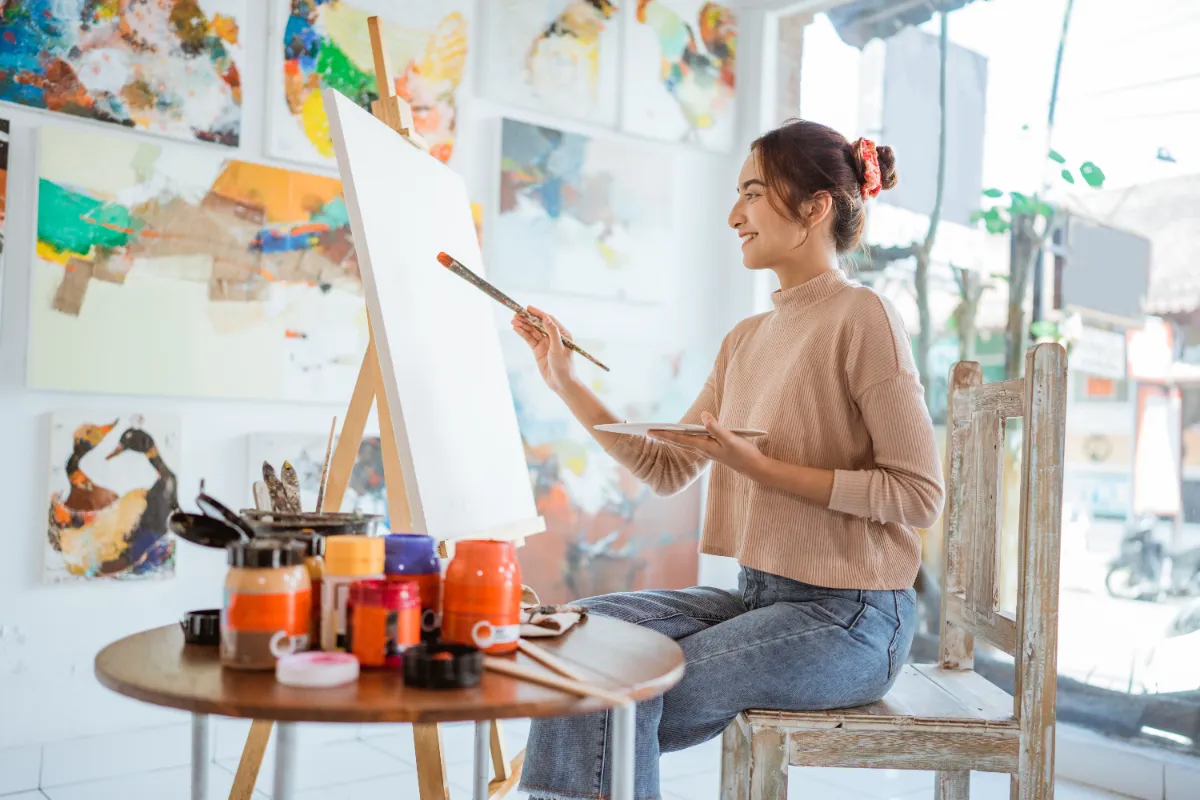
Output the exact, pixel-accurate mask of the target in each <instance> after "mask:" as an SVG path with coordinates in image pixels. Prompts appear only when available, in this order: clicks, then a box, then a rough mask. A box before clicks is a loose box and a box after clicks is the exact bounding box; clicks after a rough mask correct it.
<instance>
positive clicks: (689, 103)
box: [621, 0, 737, 152]
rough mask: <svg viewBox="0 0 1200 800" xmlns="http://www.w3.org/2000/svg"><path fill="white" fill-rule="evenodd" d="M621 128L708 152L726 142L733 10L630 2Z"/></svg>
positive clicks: (730, 126) (732, 91)
mask: <svg viewBox="0 0 1200 800" xmlns="http://www.w3.org/2000/svg"><path fill="white" fill-rule="evenodd" d="M625 36H626V38H625V42H626V45H625V58H626V62H625V73H624V83H623V85H622V92H621V99H622V106H621V126H622V128H623V129H624V130H626V131H628V132H629V133H633V134H637V135H639V136H647V137H650V138H653V139H661V140H663V141H670V142H684V143H687V144H693V145H697V146H699V147H703V148H705V149H708V150H715V151H718V152H728V151H729V150H730V149H732V147H733V139H734V134H735V123H736V116H737V113H736V112H737V93H736V89H737V15H736V14H735V13H734V11H733V10H731V9H729V8H726V7H725V6H722V5H719V4H717V3H713V2H705V1H704V0H637V9H636V11H635V13H634V17H633V18H632V19H626V20H625Z"/></svg>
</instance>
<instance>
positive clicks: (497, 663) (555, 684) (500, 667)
mask: <svg viewBox="0 0 1200 800" xmlns="http://www.w3.org/2000/svg"><path fill="white" fill-rule="evenodd" d="M483 667H484V669H489V670H491V671H492V672H498V673H500V674H501V675H507V676H509V677H510V678H517V679H519V680H523V681H528V682H529V683H536V684H539V685H541V686H547V687H549V688H551V689H558V690H559V691H563V692H567V693H568V694H574V695H578V696H580V697H595V698H596V699H597V700H603V701H604V702H606V703H610V704H612V705H614V706H623V705H625V704H626V703H628V702H629V698H628V697H626V696H625V695H623V694H618V693H616V692H610V691H609V690H607V689H601V688H600V687H599V686H591V685H589V684H586V683H583V682H582V681H574V680H571V679H569V678H563V677H560V676H558V675H551V674H550V673H548V672H542V671H540V670H536V669H532V668H530V667H527V666H525V665H524V664H518V663H517V662H515V661H509V660H508V659H505V658H495V657H493V656H485V657H484V659H483Z"/></svg>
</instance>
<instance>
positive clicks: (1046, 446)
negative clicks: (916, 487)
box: [939, 344, 1067, 729]
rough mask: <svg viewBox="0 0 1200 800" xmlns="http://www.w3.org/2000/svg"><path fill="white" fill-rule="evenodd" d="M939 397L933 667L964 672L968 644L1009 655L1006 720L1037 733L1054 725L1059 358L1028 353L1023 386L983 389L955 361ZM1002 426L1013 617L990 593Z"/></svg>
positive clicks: (1059, 352)
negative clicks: (1008, 469) (943, 476)
mask: <svg viewBox="0 0 1200 800" xmlns="http://www.w3.org/2000/svg"><path fill="white" fill-rule="evenodd" d="M949 388H950V391H949V406H948V408H947V411H946V437H947V448H946V450H947V481H946V483H947V502H946V514H945V531H946V539H945V545H944V546H943V548H942V582H943V592H942V629H941V631H940V645H939V651H940V653H939V661H940V662H941V665H942V667H944V668H947V669H971V668H972V666H973V665H974V650H975V639H976V638H978V639H980V640H982V641H985V642H987V643H988V644H991V645H993V646H995V647H997V648H999V649H1001V650H1003V651H1005V652H1006V653H1008V654H1009V655H1011V656H1013V658H1014V659H1015V660H1016V673H1015V674H1016V678H1015V682H1014V687H1013V698H1014V708H1013V715H1014V717H1016V718H1017V719H1018V720H1021V722H1022V727H1023V728H1026V726H1027V725H1029V726H1031V727H1033V728H1042V729H1044V725H1052V724H1053V722H1054V703H1055V681H1056V676H1057V671H1058V564H1059V540H1060V536H1061V532H1062V531H1061V529H1062V484H1063V439H1064V436H1065V431H1066V402H1067V355H1066V351H1065V350H1064V349H1063V348H1062V347H1061V346H1060V345H1057V344H1040V345H1036V346H1035V347H1033V348H1031V349H1030V350H1029V352H1028V354H1027V355H1026V358H1025V377H1024V378H1022V379H1019V380H1011V381H1003V382H998V383H990V384H986V385H985V384H984V383H983V379H982V373H981V371H980V368H979V365H978V364H976V363H973V362H960V363H958V364H955V365H954V367H953V369H952V370H951V372H950V387H949ZM1010 417H1024V426H1023V434H1024V446H1023V456H1022V460H1021V511H1020V520H1019V529H1020V538H1019V544H1018V550H1017V553H1018V556H1017V557H1018V564H1017V614H1016V617H1013V616H1012V615H1011V614H1008V613H1006V612H1004V611H1001V610H1000V609H999V608H998V598H997V590H996V576H997V573H998V572H999V569H998V567H999V562H1000V558H999V554H1000V547H999V535H1000V514H1001V506H1002V503H1003V490H1002V487H1003V477H1004V426H1005V420H1007V419H1008V418H1010Z"/></svg>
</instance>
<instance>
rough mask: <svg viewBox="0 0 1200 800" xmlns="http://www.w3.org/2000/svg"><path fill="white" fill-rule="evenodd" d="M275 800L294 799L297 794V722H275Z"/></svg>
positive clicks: (273, 794) (273, 795)
mask: <svg viewBox="0 0 1200 800" xmlns="http://www.w3.org/2000/svg"><path fill="white" fill-rule="evenodd" d="M275 736H276V739H275V791H274V792H273V793H272V795H271V796H272V797H273V798H274V800H293V798H294V797H295V796H296V770H295V765H296V723H294V722H277V723H275Z"/></svg>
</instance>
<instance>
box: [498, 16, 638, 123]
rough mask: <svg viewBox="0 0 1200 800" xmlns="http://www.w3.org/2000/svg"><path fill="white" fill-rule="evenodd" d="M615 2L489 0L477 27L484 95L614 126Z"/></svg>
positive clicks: (617, 26) (617, 22)
mask: <svg viewBox="0 0 1200 800" xmlns="http://www.w3.org/2000/svg"><path fill="white" fill-rule="evenodd" d="M629 1H630V0H627V2H629ZM619 5H620V4H619V3H616V2H612V0H488V3H487V4H486V6H485V9H484V12H485V14H486V16H485V17H484V24H483V25H482V26H481V28H482V30H483V31H484V32H485V33H484V35H485V41H484V45H483V49H484V55H483V61H484V64H485V68H484V70H483V71H482V73H481V77H482V79H483V89H484V93H485V94H487V96H489V97H491V98H493V99H495V100H499V101H501V102H506V103H512V104H514V105H520V106H525V107H531V108H537V109H540V110H542V111H545V112H547V113H551V114H554V115H555V116H558V117H570V118H574V119H580V120H585V121H587V122H592V123H596V124H602V125H612V124H615V122H616V115H617V92H618V91H619V88H620V86H619V78H618V68H619V66H620V64H619V62H620V58H621V54H620V45H621V43H620V39H619V35H620V33H619V29H620V18H621V14H623V13H626V12H624V11H623V10H622V9H621V8H619Z"/></svg>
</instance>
